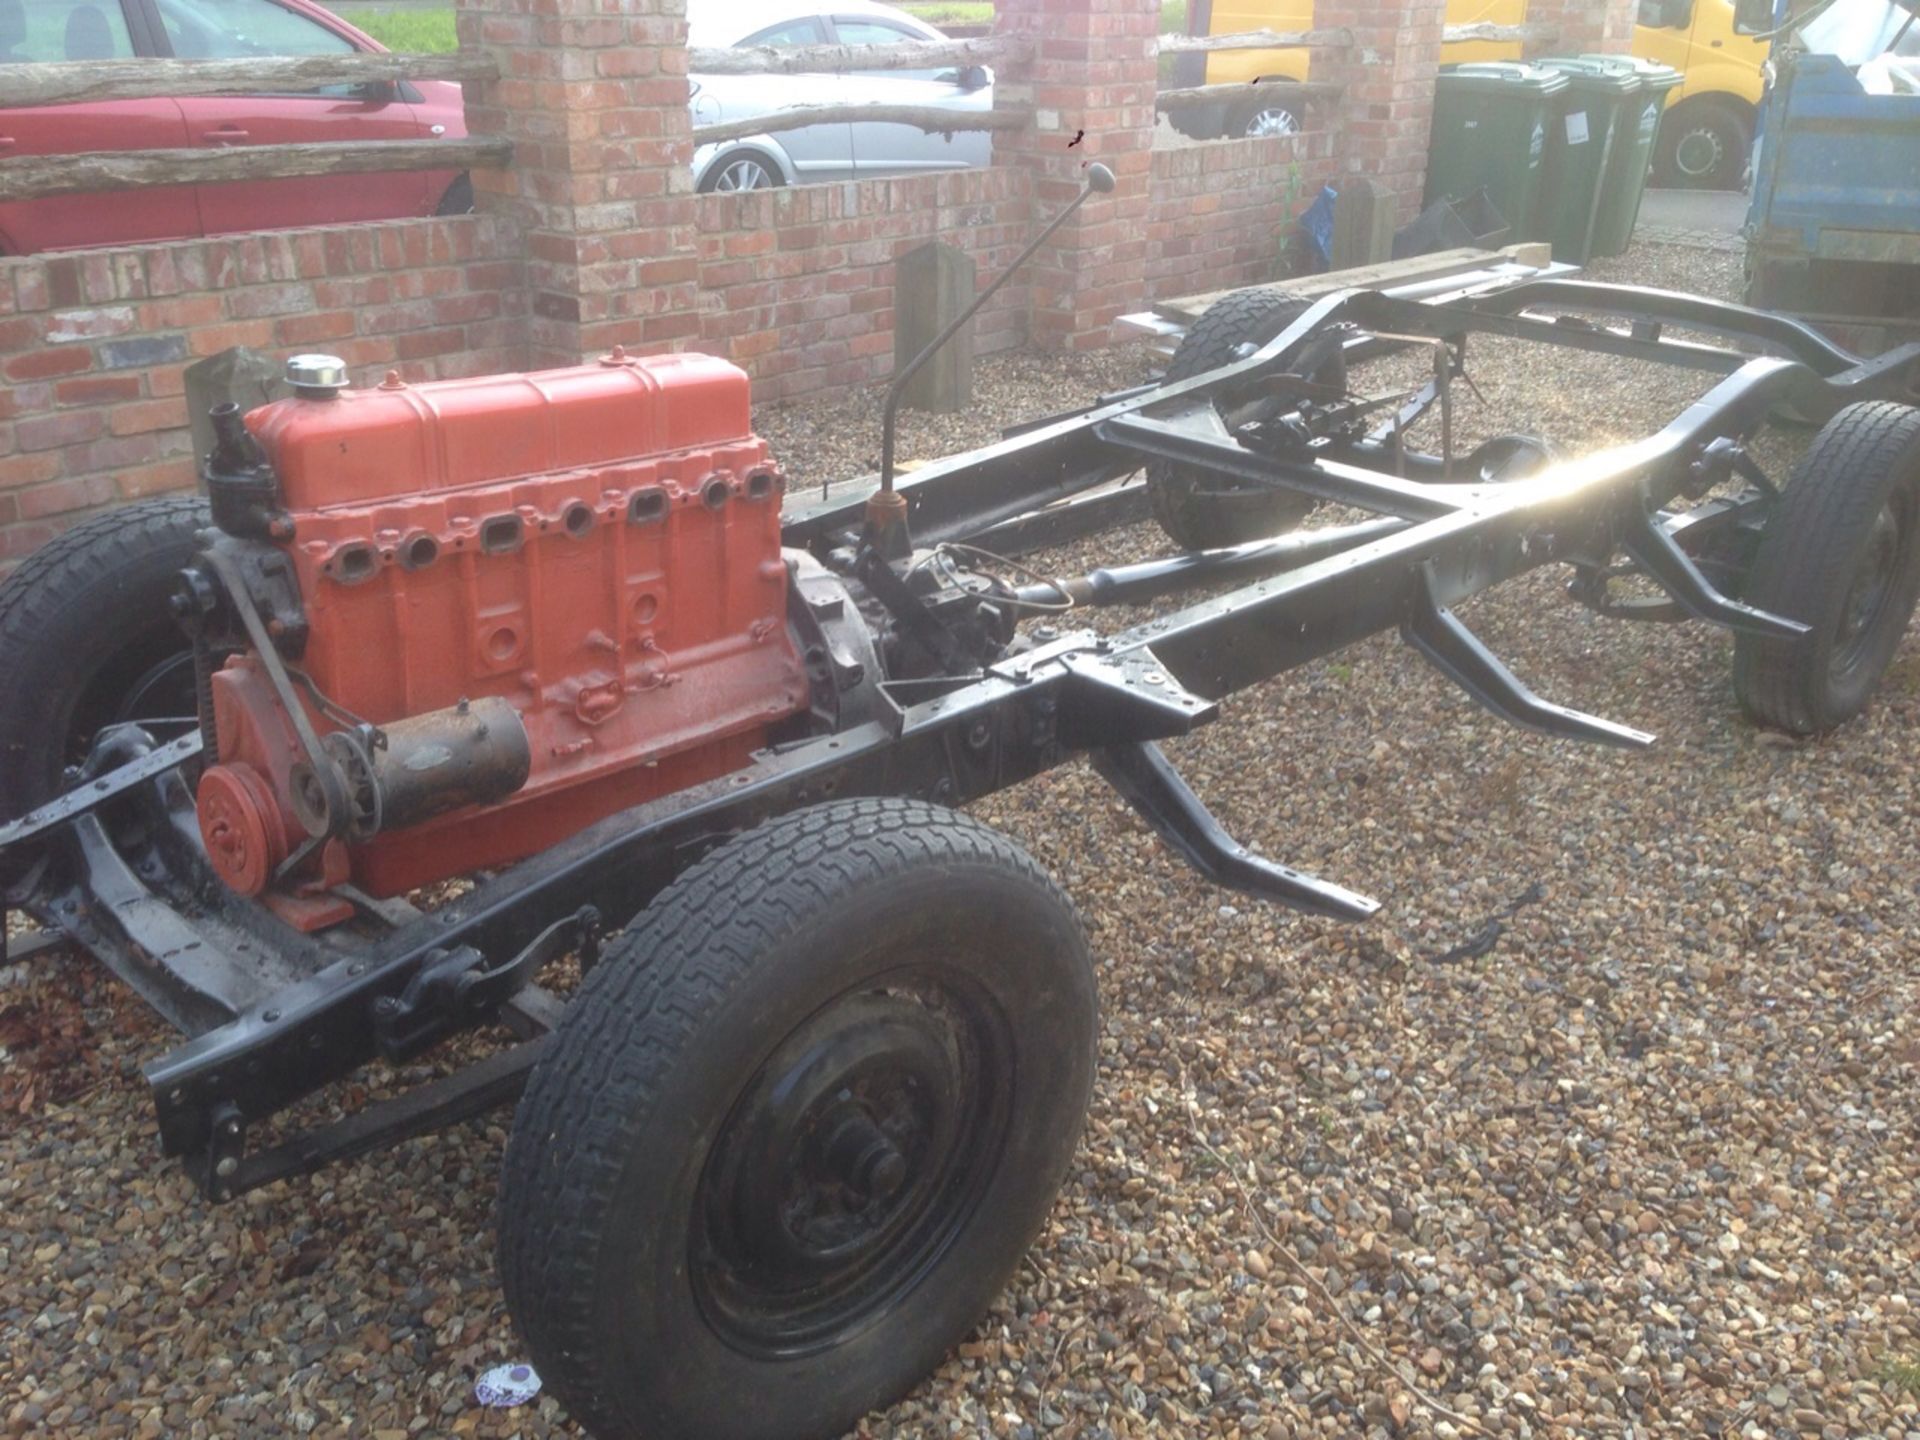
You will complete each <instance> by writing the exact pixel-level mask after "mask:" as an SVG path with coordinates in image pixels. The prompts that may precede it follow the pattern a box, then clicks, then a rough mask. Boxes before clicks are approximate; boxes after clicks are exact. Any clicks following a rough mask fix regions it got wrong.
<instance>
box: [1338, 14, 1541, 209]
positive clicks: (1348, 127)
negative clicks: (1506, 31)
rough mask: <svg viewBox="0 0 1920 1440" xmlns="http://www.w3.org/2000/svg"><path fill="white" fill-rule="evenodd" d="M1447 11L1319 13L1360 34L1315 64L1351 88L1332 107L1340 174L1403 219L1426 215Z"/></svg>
mask: <svg viewBox="0 0 1920 1440" xmlns="http://www.w3.org/2000/svg"><path fill="white" fill-rule="evenodd" d="M1570 3H1572V0H1570ZM1446 9H1447V7H1446V0H1349V3H1346V4H1340V5H1331V4H1321V5H1319V6H1318V9H1317V11H1316V13H1315V16H1314V23H1315V24H1316V25H1317V26H1326V27H1329V28H1331V27H1334V26H1345V27H1346V28H1347V29H1349V30H1351V31H1353V44H1352V45H1351V46H1349V47H1347V48H1345V49H1338V50H1322V51H1317V52H1316V53H1315V55H1314V60H1313V77H1314V79H1316V80H1333V81H1337V82H1339V83H1341V84H1344V85H1345V86H1346V87H1347V88H1346V93H1345V94H1344V95H1343V96H1341V97H1340V99H1339V100H1337V101H1335V102H1334V108H1333V119H1334V127H1335V133H1334V142H1333V153H1334V155H1335V156H1336V157H1337V158H1338V163H1339V166H1340V170H1343V171H1344V172H1345V173H1347V174H1349V175H1364V176H1365V177H1366V178H1367V179H1369V180H1371V181H1372V182H1373V184H1374V189H1375V191H1376V192H1377V193H1378V194H1379V195H1380V196H1381V197H1382V198H1387V199H1391V201H1392V203H1393V205H1394V208H1395V210H1396V211H1397V213H1398V215H1399V219H1400V221H1401V222H1405V221H1407V220H1411V219H1412V218H1413V217H1414V216H1415V215H1417V214H1418V213H1419V211H1420V196H1421V192H1422V191H1424V190H1425V189H1426V184H1427V140H1428V134H1429V132H1430V131H1431V130H1432V129H1433V82H1434V76H1435V75H1437V74H1438V73H1439V68H1440V34H1441V31H1442V29H1444V28H1445V24H1446ZM1333 185H1334V188H1335V189H1338V188H1339V186H1340V180H1339V174H1338V172H1336V174H1335V177H1334V180H1333Z"/></svg>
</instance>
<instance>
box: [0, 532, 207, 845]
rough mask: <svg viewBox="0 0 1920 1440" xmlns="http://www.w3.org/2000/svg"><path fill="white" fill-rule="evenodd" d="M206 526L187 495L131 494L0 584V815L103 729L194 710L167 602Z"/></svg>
mask: <svg viewBox="0 0 1920 1440" xmlns="http://www.w3.org/2000/svg"><path fill="white" fill-rule="evenodd" d="M211 523H212V518H211V516H210V515H209V514H208V512H207V502H206V501H204V500H202V499H200V498H199V497H198V496H192V495H169V496H161V497H158V498H155V499H151V500H136V501H134V502H133V503H132V504H130V505H122V506H120V507H119V508H118V509H116V510H109V511H107V512H106V513H105V514H103V515H95V516H94V517H93V518H92V519H90V520H83V521H81V522H80V523H79V524H78V525H76V526H74V527H73V528H72V529H71V530H68V531H66V532H65V533H64V534H61V535H57V536H55V537H54V538H53V539H52V540H50V541H48V542H47V543H46V544H45V545H43V546H42V547H41V548H40V549H38V550H36V551H35V552H34V553H33V554H32V555H30V556H28V557H27V559H26V561H25V563H24V564H22V565H21V566H20V568H19V569H18V570H15V571H14V572H13V574H11V575H9V576H8V577H7V579H6V581H5V582H4V583H0V675H3V676H5V677H6V692H5V694H4V696H0V819H5V818H9V817H12V816H16V815H21V814H24V813H26V812H27V811H28V810H31V809H33V807H34V806H36V805H39V804H42V803H43V802H45V801H47V800H49V799H51V798H53V796H54V795H55V794H57V793H58V792H59V789H60V783H61V774H62V772H63V771H64V770H65V768H66V767H67V766H68V765H71V764H74V763H75V762H77V761H79V760H80V759H82V758H83V757H84V756H85V754H86V751H87V746H88V745H89V744H90V743H91V741H92V738H93V735H94V732H95V731H97V730H99V729H100V728H101V727H102V726H105V725H111V724H114V723H116V722H119V721H125V720H133V721H139V720H149V719H160V718H173V717H186V716H190V715H192V714H193V713H194V698H193V664H192V647H191V646H190V645H189V644H188V643H187V639H186V636H185V635H184V634H182V633H181V630H180V627H179V626H178V625H177V624H176V623H175V622H174V619H173V616H172V614H171V612H170V611H169V609H168V601H169V600H170V599H171V597H172V595H173V592H174V590H175V588H176V585H177V581H178V577H179V573H180V571H181V570H182V569H184V568H185V567H186V566H187V565H188V564H189V563H190V562H191V561H192V559H193V556H194V553H195V551H196V550H197V549H198V548H199V545H198V542H197V540H196V538H195V537H196V535H197V533H198V532H199V531H201V530H204V529H206V528H207V526H208V525H210V524H211Z"/></svg>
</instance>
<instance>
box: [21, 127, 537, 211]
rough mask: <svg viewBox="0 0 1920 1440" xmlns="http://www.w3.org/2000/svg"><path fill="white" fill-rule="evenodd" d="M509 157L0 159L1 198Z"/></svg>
mask: <svg viewBox="0 0 1920 1440" xmlns="http://www.w3.org/2000/svg"><path fill="white" fill-rule="evenodd" d="M512 159H513V142H512V141H510V140H353V141H345V142H334V141H330V142H327V143H324V144H315V145H248V146H245V147H239V146H235V147H229V148H222V149H214V150H117V151H111V152H106V153H97V154H79V155H44V156H42V155H30V156H25V157H22V158H20V159H17V160H0V200H37V199H39V198H40V197H41V196H44V195H75V194H87V193H92V192H96V191H102V190H143V189H146V188H148V187H149V186H154V185H217V184H220V183H223V182H225V181H229V180H286V179H298V178H301V177H305V176H312V175H355V174H370V173H373V172H375V171H383V170H473V169H499V168H500V167H502V166H504V165H506V164H508V163H509V162H510V161H511V160H512Z"/></svg>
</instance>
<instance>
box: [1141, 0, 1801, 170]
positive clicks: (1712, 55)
mask: <svg viewBox="0 0 1920 1440" xmlns="http://www.w3.org/2000/svg"><path fill="white" fill-rule="evenodd" d="M1526 18H1527V0H1450V3H1449V4H1448V6H1447V23H1448V24H1449V25H1473V24H1481V23H1484V24H1491V25H1519V24H1522V23H1524V22H1525V20H1526ZM1337 23H1338V21H1337V20H1335V19H1329V21H1328V24H1330V25H1332V24H1337ZM1313 26H1314V18H1313V0H1191V3H1190V4H1189V6H1188V9H1187V28H1188V31H1189V32H1190V33H1192V34H1194V35H1234V34H1239V33H1241V32H1244V31H1249V30H1310V29H1312V28H1313ZM1633 53H1634V54H1636V55H1638V56H1641V57H1642V58H1644V59H1647V60H1656V61H1658V62H1660V63H1661V64H1663V65H1671V66H1672V67H1673V68H1674V69H1676V70H1678V71H1679V72H1680V74H1681V76H1682V77H1683V79H1682V83H1681V87H1680V89H1679V90H1677V91H1675V92H1674V93H1673V95H1672V96H1670V97H1669V99H1668V101H1667V108H1666V117H1665V119H1664V120H1663V121H1662V122H1661V127H1660V141H1659V149H1658V150H1657V151H1656V153H1655V156H1654V178H1655V179H1656V180H1657V181H1658V182H1660V183H1662V184H1667V185H1689V186H1696V187H1700V188H1711V187H1718V186H1727V185H1736V184H1738V183H1739V181H1740V177H1741V175H1742V173H1743V172H1744V171H1745V169H1746V164H1747V152H1748V150H1749V149H1750V148H1751V146H1752V144H1753V123H1754V116H1755V115H1756V113H1757V111H1758V106H1759V103H1760V92H1761V81H1760V66H1761V64H1762V63H1763V62H1764V61H1765V60H1766V58H1767V45H1766V41H1764V40H1757V39H1754V38H1752V37H1751V36H1748V35H1743V34H1740V33H1739V32H1738V31H1737V30H1736V29H1735V28H1734V23H1733V0H1640V8H1639V14H1638V23H1637V24H1636V25H1635V27H1634V32H1633ZM1310 56H1311V52H1310V51H1307V50H1219V51H1214V52H1212V53H1210V54H1194V55H1181V56H1179V57H1177V59H1176V61H1175V66H1174V72H1173V77H1172V83H1173V84H1175V85H1180V86H1189V85H1202V84H1206V85H1219V84H1229V83H1235V82H1238V83H1242V84H1244V83H1246V82H1247V81H1251V80H1305V79H1307V78H1309V72H1310V70H1311V60H1310ZM1519 58H1520V45H1519V44H1518V42H1496V41H1484V40H1481V41H1460V42H1456V43H1453V44H1450V45H1448V46H1446V47H1445V48H1444V50H1443V51H1442V52H1441V59H1442V60H1444V61H1446V62H1447V63H1449V64H1452V63H1455V62H1458V61H1465V60H1517V59H1519ZM1175 119H1176V122H1177V123H1178V124H1179V125H1180V127H1181V128H1182V129H1183V130H1185V131H1186V132H1187V133H1188V134H1190V135H1194V136H1215V135H1286V134H1291V133H1292V132H1293V131H1295V130H1297V129H1299V128H1300V122H1301V114H1300V107H1299V104H1298V102H1296V101H1293V100H1290V99H1288V98H1287V97H1286V96H1284V95H1271V96H1261V95H1259V94H1258V93H1257V92H1256V93H1255V94H1254V95H1253V96H1250V97H1249V98H1247V99H1244V100H1239V101H1236V102H1233V103H1231V104H1229V103H1227V102H1224V101H1223V102H1222V103H1221V104H1220V105H1219V106H1201V107H1198V108H1189V109H1184V110H1182V111H1181V112H1178V113H1177V115H1176V117H1175Z"/></svg>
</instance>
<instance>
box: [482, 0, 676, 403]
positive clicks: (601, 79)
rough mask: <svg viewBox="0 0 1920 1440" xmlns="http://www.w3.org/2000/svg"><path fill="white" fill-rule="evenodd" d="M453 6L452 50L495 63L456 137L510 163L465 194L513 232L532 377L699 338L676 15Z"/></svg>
mask: <svg viewBox="0 0 1920 1440" xmlns="http://www.w3.org/2000/svg"><path fill="white" fill-rule="evenodd" d="M454 3H455V8H456V11H457V21H458V26H459V34H460V47H461V49H463V50H466V51H469V52H478V53H483V54H488V55H492V56H493V57H495V58H496V59H497V60H498V61H499V62H500V78H499V79H498V80H497V81H492V82H489V83H486V84H470V85H468V86H467V125H468V128H469V129H470V130H471V131H472V132H473V133H474V134H476V135H504V136H506V137H507V138H508V139H510V140H512V141H513V142H514V158H513V163H512V165H511V167H510V168H508V169H505V170H481V171H476V172H475V173H474V177H473V180H474V191H475V198H476V202H477V203H478V205H479V207H480V208H481V209H483V210H488V211H497V212H503V213H506V214H508V215H511V216H513V217H514V218H515V219H516V220H518V221H519V223H520V224H521V225H522V226H523V227H524V228H525V232H526V237H527V256H528V263H527V285H528V289H529V291H530V292H531V303H530V309H531V312H532V313H531V316H530V320H529V327H530V333H529V342H530V343H529V347H528V348H529V350H530V352H531V356H532V363H533V364H534V365H536V366H538V365H561V364H572V363H574V362H575V361H577V360H580V359H583V358H585V357H587V356H590V355H594V354H598V353H602V352H604V351H605V350H606V349H607V348H608V347H609V346H612V345H615V344H621V345H625V346H626V347H627V348H628V349H630V350H663V349H672V348H676V347H677V346H679V345H680V344H682V343H684V342H685V341H686V340H687V339H688V338H689V337H691V336H694V335H697V334H698V333H699V329H700V321H699V313H698V303H697V277H698V270H699V267H698V263H697V260H696V258H695V232H694V218H693V194H692V191H693V178H692V172H691V169H690V164H691V161H692V157H693V139H692V134H691V127H692V121H691V118H690V116H689V114H688V110H687V48H686V46H687V21H686V0H622V3H620V4H619V5H617V6H609V5H607V4H606V3H605V0H454Z"/></svg>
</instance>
